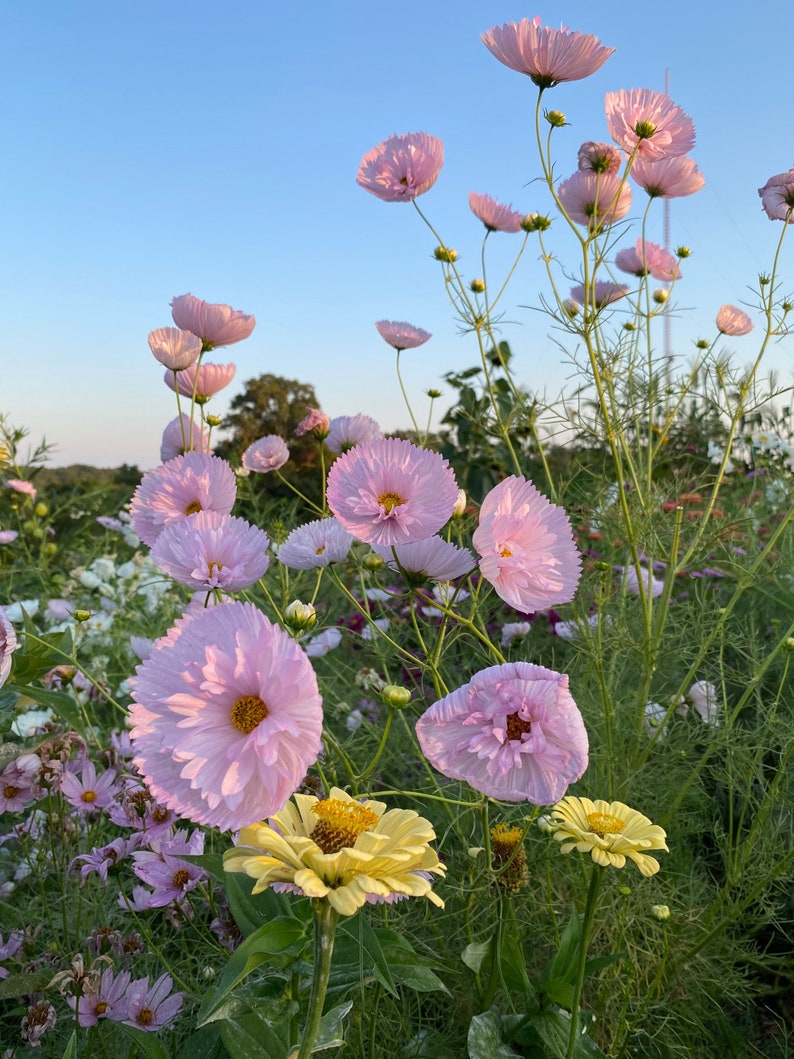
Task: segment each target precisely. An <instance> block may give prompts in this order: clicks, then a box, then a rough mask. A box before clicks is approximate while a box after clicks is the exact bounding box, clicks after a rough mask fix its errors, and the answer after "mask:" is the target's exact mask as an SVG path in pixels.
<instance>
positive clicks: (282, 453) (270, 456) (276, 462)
mask: <svg viewBox="0 0 794 1059" xmlns="http://www.w3.org/2000/svg"><path fill="white" fill-rule="evenodd" d="M288 459H289V449H288V448H287V443H286V441H285V440H284V439H283V438H281V437H279V436H278V434H268V435H267V437H264V438H259V439H258V440H257V441H254V442H252V443H251V444H250V445H249V446H248V448H247V449H246V450H245V452H244V453H243V455H242V465H243V467H246V468H247V469H248V470H249V471H255V472H256V473H257V474H267V473H268V471H277V470H278V469H279V468H280V467H283V466H284V464H285V463H286V462H287V460H288Z"/></svg>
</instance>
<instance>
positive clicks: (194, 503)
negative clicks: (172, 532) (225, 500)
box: [185, 500, 201, 515]
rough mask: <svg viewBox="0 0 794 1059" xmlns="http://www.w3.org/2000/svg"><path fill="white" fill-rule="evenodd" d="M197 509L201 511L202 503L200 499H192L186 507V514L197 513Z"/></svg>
mask: <svg viewBox="0 0 794 1059" xmlns="http://www.w3.org/2000/svg"><path fill="white" fill-rule="evenodd" d="M197 511H201V504H200V503H199V502H198V500H191V501H190V503H189V504H188V506H187V507H186V508H185V514H186V515H195V514H196V512H197Z"/></svg>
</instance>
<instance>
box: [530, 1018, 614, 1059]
mask: <svg viewBox="0 0 794 1059" xmlns="http://www.w3.org/2000/svg"><path fill="white" fill-rule="evenodd" d="M579 1015H580V1019H581V1021H582V1023H583V1024H584V1027H585V1029H586V1028H587V1026H588V1025H590V1024H592V1016H590V1015H588V1014H587V1012H580V1013H579ZM570 1035H571V1016H570V1015H569V1014H568V1013H567V1012H565V1011H537V1012H533V1014H532V1015H530V1017H529V1023H528V1024H527V1025H525V1026H524V1027H522V1030H521V1033H520V1034H518V1035H517V1037H518V1039H519V1040H520V1042H521V1043H522V1044H534V1043H535V1042H536V1041H539V1042H541V1043H542V1045H543V1047H544V1049H545V1051H546V1054H547V1055H550V1056H553V1057H554V1059H565V1057H566V1055H567V1054H568V1041H569V1040H570ZM573 1054H574V1059H596V1057H597V1056H600V1057H601V1059H603V1056H604V1054H605V1053H604V1052H602V1051H601V1049H600V1048H599V1047H598V1045H597V1044H596V1043H595V1041H594V1040H593V1039H592V1038H591V1037H588V1036H587V1033H586V1032H583V1033H580V1034H579V1036H578V1038H577V1040H576V1044H575V1046H574V1053H573Z"/></svg>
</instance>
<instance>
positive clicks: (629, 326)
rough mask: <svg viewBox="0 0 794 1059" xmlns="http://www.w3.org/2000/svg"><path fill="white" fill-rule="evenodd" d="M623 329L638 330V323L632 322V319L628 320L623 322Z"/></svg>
mask: <svg viewBox="0 0 794 1059" xmlns="http://www.w3.org/2000/svg"><path fill="white" fill-rule="evenodd" d="M623 330H624V331H636V330H637V325H636V324H633V323H632V322H631V320H626V322H625V323H624V324H623Z"/></svg>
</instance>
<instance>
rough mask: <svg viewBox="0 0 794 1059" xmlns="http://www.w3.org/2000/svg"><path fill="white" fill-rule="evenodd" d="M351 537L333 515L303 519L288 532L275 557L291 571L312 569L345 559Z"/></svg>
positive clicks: (351, 542) (351, 540) (351, 541)
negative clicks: (309, 520) (331, 516)
mask: <svg viewBox="0 0 794 1059" xmlns="http://www.w3.org/2000/svg"><path fill="white" fill-rule="evenodd" d="M352 544H353V536H352V534H350V533H348V532H347V530H346V529H345V527H344V526H343V525H342V524H341V522H339V520H338V519H335V518H321V519H317V520H316V521H315V522H307V523H306V524H305V525H304V526H298V527H297V528H296V529H294V530H293V531H292V533H290V535H289V536H288V537H287V539H286V540H285V541H284V543H283V544H282V545H281V547H280V548H279V550H278V560H279V562H281V563H283V564H284V565H285V566H288V567H289V568H290V569H291V570H315V569H319V568H320V567H322V566H330V565H331V563H338V562H341V561H342V560H343V559H346V558H347V556H348V553H349V551H350V548H351V545H352Z"/></svg>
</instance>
